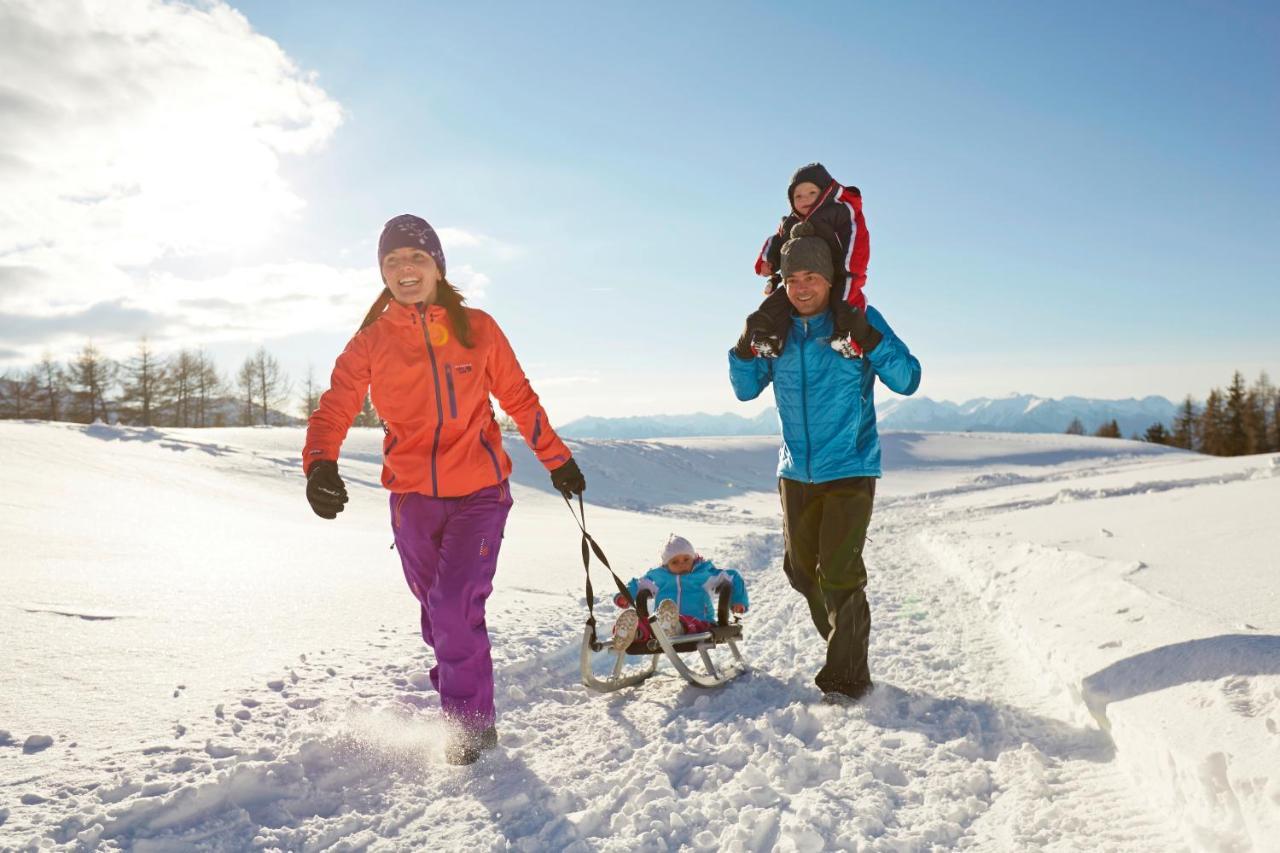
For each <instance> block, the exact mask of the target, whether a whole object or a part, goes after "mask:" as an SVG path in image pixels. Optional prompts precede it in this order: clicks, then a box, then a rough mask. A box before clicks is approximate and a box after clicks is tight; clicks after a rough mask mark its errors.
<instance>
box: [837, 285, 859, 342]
mask: <svg viewBox="0 0 1280 853" xmlns="http://www.w3.org/2000/svg"><path fill="white" fill-rule="evenodd" d="M854 313H855V309H854V308H853V306H851V305H850V304H849V303H848V302H845V301H844V300H843V299H841V298H840V296H839V293H838V292H836V290H835V288H832V293H831V325H832V331H831V348H832V349H833V350H835V351H836V352H838V353H840V354H841V355H842V356H844V357H845V358H862V347H860V346H858V342H857V341H855V340H854V339H853V324H854V316H853V315H854Z"/></svg>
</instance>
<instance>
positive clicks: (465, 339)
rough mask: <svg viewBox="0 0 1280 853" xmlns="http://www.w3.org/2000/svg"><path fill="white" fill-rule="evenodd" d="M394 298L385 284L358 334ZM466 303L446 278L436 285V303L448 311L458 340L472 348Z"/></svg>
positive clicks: (371, 322)
mask: <svg viewBox="0 0 1280 853" xmlns="http://www.w3.org/2000/svg"><path fill="white" fill-rule="evenodd" d="M393 298H394V297H392V295H391V288H389V287H385V286H384V287H383V288H382V293H380V294H378V298H377V299H375V300H374V301H373V305H371V306H370V307H369V313H368V314H365V315H364V322H362V323H361V324H360V328H359V329H357V330H356V334H359V333H360V332H363V331H364V330H365V329H366V328H367V327H369V326H370V325H372V324H373V322H374V321H375V320H377V319H378V318H379V317H381V316H382V312H383V311H386V310H387V306H388V305H390V304H391V301H392V299H393ZM466 303H467V299H466V297H465V296H463V295H462V294H461V293H460V292H458V289H457V288H455V287H454V286H453V285H452V284H450V283H449V282H448V281H447V280H445V279H444V278H441V279H440V283H439V284H437V285H436V304H437V305H439V306H440V307H441V308H443V309H444V310H445V311H446V312H448V314H449V322H450V323H451V324H452V325H453V333H454V334H455V335H457V336H458V340H459V341H460V342H461V343H462V345H463V346H464V347H466V348H467V349H471V348H472V347H473V346H475V344H474V343H473V342H472V340H471V321H470V319H468V318H467V311H466V307H465V306H466Z"/></svg>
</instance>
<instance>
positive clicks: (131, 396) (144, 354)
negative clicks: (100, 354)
mask: <svg viewBox="0 0 1280 853" xmlns="http://www.w3.org/2000/svg"><path fill="white" fill-rule="evenodd" d="M123 373H124V375H125V380H124V382H123V385H122V387H121V393H120V411H121V414H122V415H124V414H126V413H127V414H128V416H129V418H130V420H132V421H133V422H134V423H137V424H140V425H142V426H154V425H155V424H156V423H157V421H158V417H159V415H160V402H161V398H162V390H161V389H162V388H163V387H164V384H165V374H166V373H167V369H166V367H165V365H164V364H163V363H162V362H161V361H160V360H159V359H158V358H156V355H155V352H154V351H153V350H152V349H151V344H150V343H149V342H148V341H147V339H146V338H143V339H142V341H141V342H140V343H139V344H138V352H137V355H135V356H134V357H133V358H131V359H129V361H128V362H127V363H126V364H125V365H124V368H123Z"/></svg>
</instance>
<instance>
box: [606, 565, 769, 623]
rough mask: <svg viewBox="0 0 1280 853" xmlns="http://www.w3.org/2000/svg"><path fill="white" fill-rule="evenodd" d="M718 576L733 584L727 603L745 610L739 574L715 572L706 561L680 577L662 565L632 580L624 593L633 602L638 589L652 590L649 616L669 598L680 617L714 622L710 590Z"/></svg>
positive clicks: (729, 571) (745, 603)
mask: <svg viewBox="0 0 1280 853" xmlns="http://www.w3.org/2000/svg"><path fill="white" fill-rule="evenodd" d="M722 577H727V578H728V579H729V581H730V583H732V584H733V592H732V593H731V594H730V595H729V604H731V605H733V604H741V605H742V606H743V607H746V606H747V585H746V584H745V583H743V581H742V575H740V574H738V573H737V572H735V571H734V570H733V569H724V570H721V569H717V568H716V566H715V563H713V562H711V561H710V560H699V561H698V562H696V563H694V564H693V569H692V570H691V571H690V572H689V573H688V574H684V575H676V574H672V573H671V571H670V570H669V569H668V568H667V567H666V566H658V567H657V568H656V569H650V570H649V571H647V572H645V574H644V577H639V578H634V579H632V580H631V581H630V582H628V583H627V591H628V592H630V593H631V598H632V600H635V597H636V596H637V595H639V593H640V590H642V589H649V590H652V592H653V604H650V605H649V612H650V613H652V612H653V611H654V610H655V609H656V608H657V605H658V603H659V602H661V601H665V600H666V599H668V598H670V599H672V600H673V601H675V603H676V606H677V607H679V608H680V613H681V614H683V615H685V616H692V617H694V618H695V619H702V620H703V621H705V622H714V621H716V603H717V602H718V601H719V600H720V599H719V597H717V596H712V594H711V590H712V589H713V588H714V587H715V586H716V584H718V583H719V581H720V579H721V578H722Z"/></svg>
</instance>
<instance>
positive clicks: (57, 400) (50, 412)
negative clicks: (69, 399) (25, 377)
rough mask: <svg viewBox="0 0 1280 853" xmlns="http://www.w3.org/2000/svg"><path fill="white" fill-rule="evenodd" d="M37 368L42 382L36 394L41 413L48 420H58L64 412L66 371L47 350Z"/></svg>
mask: <svg viewBox="0 0 1280 853" xmlns="http://www.w3.org/2000/svg"><path fill="white" fill-rule="evenodd" d="M35 369H36V373H37V375H38V376H39V384H40V390H39V392H38V394H37V395H36V400H37V403H38V405H39V407H40V409H41V412H40V415H41V417H43V418H44V419H45V420H47V421H56V420H58V419H59V417H60V416H61V415H62V413H63V408H64V407H63V404H62V403H63V397H65V396H66V393H67V375H66V371H64V370H63V369H62V365H60V364H58V363H57V362H56V361H54V360H53V356H51V355H49V353H47V352H46V353H45V354H44V355H43V356H41V358H40V363H39V364H37V365H36V368H35Z"/></svg>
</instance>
